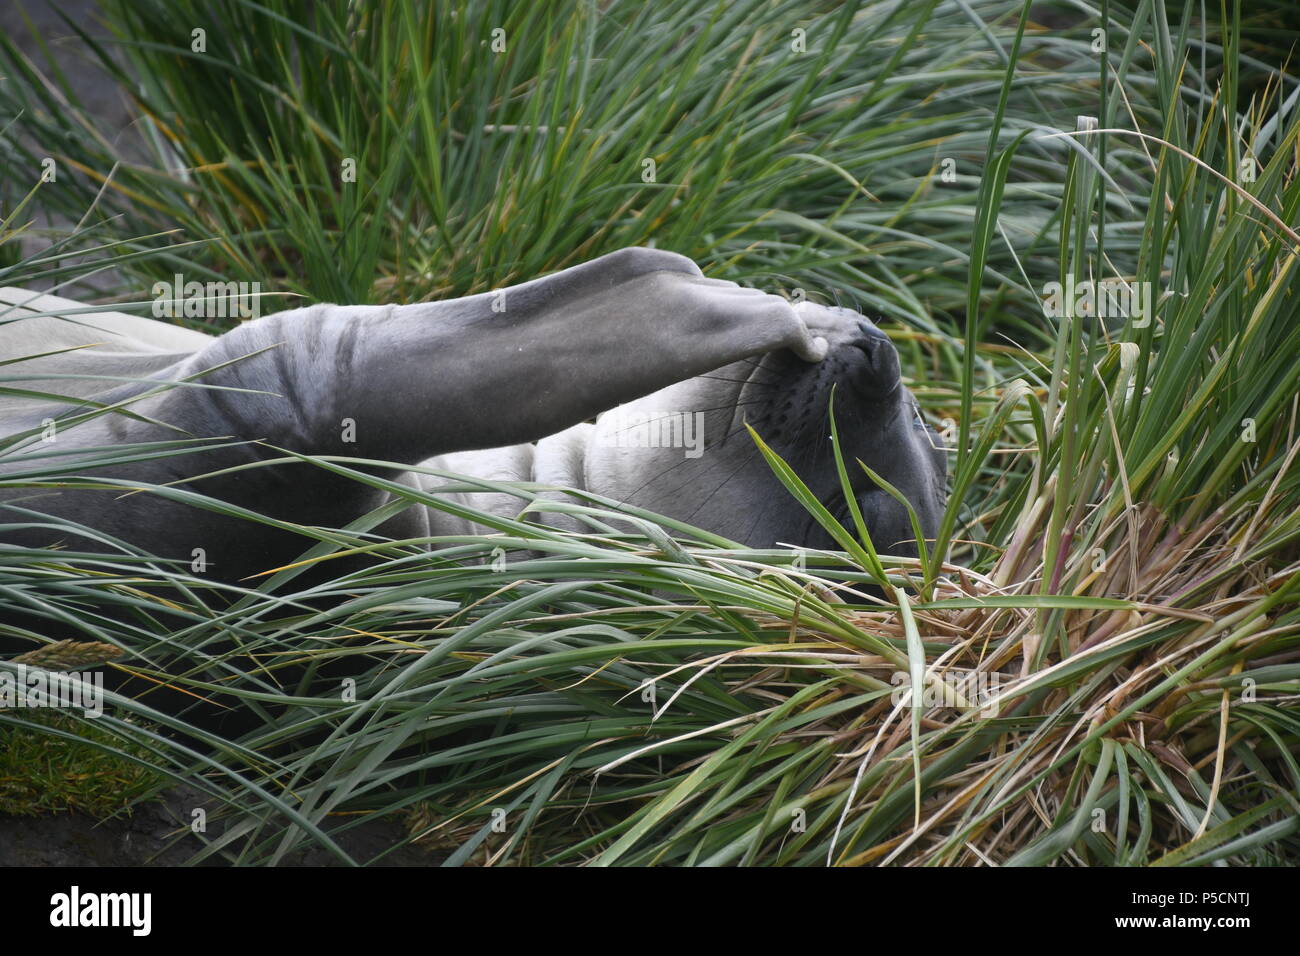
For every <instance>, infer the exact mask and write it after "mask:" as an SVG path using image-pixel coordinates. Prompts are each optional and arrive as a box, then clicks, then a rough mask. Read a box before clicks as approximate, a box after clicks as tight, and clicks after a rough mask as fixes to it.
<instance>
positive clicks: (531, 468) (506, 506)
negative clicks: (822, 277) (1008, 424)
mask: <svg viewBox="0 0 1300 956" xmlns="http://www.w3.org/2000/svg"><path fill="white" fill-rule="evenodd" d="M0 298H2V299H3V301H0V362H5V363H9V364H6V365H5V366H3V368H4V369H5V373H0V374H2V375H3V377H5V378H8V379H10V380H11V381H10V382H8V383H7V384H8V385H9V386H10V387H11V389H13V391H11V392H10V393H9V394H6V395H4V396H3V397H2V398H0V436H6V435H7V436H15V435H21V436H24V437H23V438H22V439H21V440H19V441H18V442H16V443H15V442H12V441H11V443H10V444H9V446H8V448H7V449H6V450H5V451H3V452H2V453H0V506H3V507H0V516H3V517H0V541H4V542H9V543H15V544H21V545H24V546H29V547H30V546H37V547H43V546H48V545H53V544H57V543H62V544H65V545H67V546H69V547H73V548H74V549H78V550H97V549H103V548H108V547H111V544H110V543H106V542H111V539H117V540H120V541H124V542H127V543H129V544H131V545H134V546H137V547H140V548H143V549H145V550H146V551H149V552H151V553H153V554H155V555H158V556H160V557H164V558H178V559H183V560H185V561H186V562H188V561H189V560H190V558H191V555H193V554H195V553H196V549H201V551H202V553H203V554H204V555H205V558H206V561H207V563H208V564H209V565H210V568H211V570H210V572H209V573H211V574H214V575H216V576H217V577H219V578H221V579H224V580H229V581H235V580H238V579H241V578H243V577H245V576H247V575H252V574H256V573H258V572H262V571H265V570H268V569H270V568H273V567H278V566H281V565H284V564H287V563H289V562H291V561H292V560H294V559H295V558H296V557H297V556H299V555H300V554H301V553H302V552H303V551H305V550H306V549H307V548H308V547H309V546H310V545H311V544H312V543H313V542H312V541H311V540H307V539H304V538H303V537H301V536H300V535H297V534H295V533H293V532H291V531H286V530H285V529H284V528H282V527H280V526H279V525H278V524H277V523H278V522H294V523H298V524H306V525H315V526H323V527H327V528H338V527H342V526H344V525H346V524H347V523H348V522H349V521H351V520H353V519H355V518H357V517H359V516H361V515H364V514H366V513H368V512H370V511H372V510H373V509H376V508H378V507H380V506H381V505H382V504H383V503H384V502H385V500H386V499H387V492H386V491H384V490H382V489H378V488H373V487H370V486H367V485H365V484H363V483H360V482H357V481H355V480H353V479H350V478H348V477H345V476H340V475H338V474H335V473H333V472H331V471H329V470H327V469H324V468H321V467H319V466H318V465H314V464H310V463H300V462H292V461H290V462H279V463H277V464H274V465H273V466H270V467H257V466H258V465H259V464H260V463H265V462H267V461H270V460H273V459H282V458H284V457H285V450H288V451H289V452H303V453H311V454H317V455H341V456H350V457H355V458H364V459H378V460H382V461H385V462H392V463H395V467H392V468H388V469H375V472H376V473H377V474H380V475H383V476H385V477H389V478H397V479H398V480H400V481H402V482H403V483H406V484H412V483H415V484H418V485H420V486H422V487H425V488H430V489H434V490H436V489H438V488H440V487H443V486H445V485H446V481H445V479H440V478H437V477H434V476H430V475H427V474H423V473H412V472H405V473H403V471H402V469H401V468H400V467H396V466H408V467H409V466H422V467H426V468H431V469H446V470H451V471H456V472H461V473H464V474H468V475H473V476H478V477H482V478H490V479H522V480H530V481H541V482H545V483H550V484H556V485H567V486H573V487H577V488H580V489H586V490H588V491H591V492H594V493H596V494H599V495H603V496H606V497H608V498H613V499H616V500H618V501H622V502H626V503H627V504H629V505H635V506H637V507H641V508H645V509H649V510H652V511H655V512H659V513H662V514H665V515H667V516H669V517H672V518H677V519H680V520H683V521H687V522H690V523H693V524H697V525H699V526H700V527H702V528H705V529H707V530H710V531H713V532H715V533H717V534H720V535H723V536H725V537H727V538H729V539H733V540H736V541H739V542H742V543H745V544H749V545H754V546H772V545H775V544H778V543H784V544H791V545H806V546H822V545H828V544H829V539H828V538H827V537H826V536H825V534H824V532H822V530H821V529H820V528H819V527H818V526H817V525H816V524H815V522H814V521H813V519H812V518H811V517H810V516H809V515H808V513H807V512H806V511H805V510H804V509H803V508H802V507H801V506H800V505H799V504H798V502H797V501H795V500H794V499H793V498H792V497H790V496H789V495H788V494H787V493H786V492H785V491H784V490H783V489H782V488H781V487H780V486H779V484H778V483H777V482H776V480H775V478H774V477H773V475H772V474H771V470H770V468H769V467H768V465H767V464H766V463H765V462H764V461H763V459H762V457H761V456H760V455H759V453H758V450H757V448H756V447H755V445H754V442H753V441H752V439H751V438H750V436H749V434H748V433H747V432H746V430H745V429H744V427H743V424H744V423H745V422H748V423H749V424H750V425H752V426H753V427H754V428H755V429H756V430H757V432H758V433H759V434H760V435H761V436H762V437H763V438H764V440H765V441H767V442H768V443H769V444H770V445H771V447H772V448H773V449H774V450H775V451H777V452H778V453H779V454H781V455H782V456H783V457H785V458H786V460H787V461H788V462H789V463H790V464H791V466H792V467H793V468H794V469H795V471H796V472H798V473H799V474H800V475H801V477H803V479H804V480H805V481H806V482H807V483H808V484H809V486H810V487H811V488H812V490H813V491H814V492H815V493H816V495H817V496H818V498H819V499H820V500H821V501H822V502H823V503H824V504H826V505H827V507H829V508H830V509H831V510H832V512H834V513H836V514H837V515H839V516H840V517H846V516H847V509H846V506H845V504H844V502H843V495H842V492H841V489H840V484H839V479H838V477H837V475H836V471H835V467H834V461H833V457H832V452H831V446H830V443H829V438H828V432H829V421H828V418H827V409H828V402H829V399H830V395H831V389H832V386H836V385H837V386H838V388H837V389H836V392H835V412H836V416H837V424H838V429H839V434H840V436H841V440H842V442H843V446H844V453H845V459H846V461H847V462H848V464H849V466H850V472H851V474H852V475H853V482H854V491H855V494H856V495H857V496H858V498H859V501H860V503H861V505H862V509H863V513H864V516H865V518H866V521H867V525H868V528H869V530H870V531H871V533H872V535H873V538H874V540H875V542H876V544H877V547H878V548H879V550H881V551H882V552H886V553H895V554H905V553H909V552H911V551H913V550H914V547H915V545H914V542H912V537H913V532H912V528H911V525H910V523H909V521H908V518H907V515H906V512H905V510H904V509H903V508H902V507H901V506H900V505H899V504H898V503H897V502H896V501H894V500H893V499H892V498H890V497H889V496H888V495H886V494H885V493H884V492H882V491H880V490H879V489H877V488H876V487H875V486H874V485H873V484H872V483H871V482H870V481H869V480H868V479H867V477H866V475H865V474H863V473H862V472H861V469H858V468H857V467H856V466H855V465H854V464H853V459H854V458H861V459H862V460H863V461H864V462H865V463H866V464H868V465H869V466H871V467H872V468H873V469H875V470H876V471H878V472H879V473H881V474H882V475H883V477H885V478H886V479H887V480H888V481H890V482H891V483H892V484H894V485H895V486H896V487H897V488H899V489H900V490H901V491H902V492H903V494H904V495H905V496H906V497H907V499H908V500H909V501H910V502H911V504H912V505H913V506H914V508H915V509H916V511H917V513H918V515H919V517H920V520H921V526H922V528H923V529H924V531H925V533H926V534H927V535H931V534H933V533H934V531H935V529H936V526H937V523H938V518H939V514H940V512H941V510H942V507H943V501H944V479H945V473H946V465H945V456H944V453H943V452H942V451H941V450H940V449H939V443H938V441H937V437H936V436H935V435H934V434H933V432H932V431H931V430H929V429H928V428H927V427H926V426H925V425H924V423H923V422H922V421H921V419H920V417H919V415H918V413H917V410H916V405H915V401H914V399H913V398H912V396H911V393H910V392H909V391H908V390H907V389H906V388H905V387H904V386H903V383H902V380H901V377H900V370H899V364H898V357H897V354H896V352H895V350H894V348H893V346H892V345H891V344H890V342H889V340H888V339H887V338H886V337H885V336H884V334H883V333H881V332H880V331H879V330H878V329H877V328H876V327H875V326H874V325H873V324H872V323H870V322H869V321H868V320H867V319H865V318H864V317H862V316H861V315H858V314H857V313H855V312H851V311H849V310H847V309H833V308H828V307H823V306H817V305H812V304H810V303H800V304H799V305H797V306H794V305H791V304H790V303H789V302H787V301H786V300H785V299H783V298H781V297H779V296H775V295H769V294H765V293H763V292H760V291H756V290H753V289H747V288H742V287H740V286H738V285H736V284H734V283H731V282H726V281H722V280H716V279H709V278H706V277H704V275H703V274H702V273H701V271H700V270H699V268H698V267H697V266H696V265H695V263H694V262H692V261H691V260H690V259H688V258H686V257H684V256H680V255H676V254H674V253H670V252H664V251H660V250H654V249H643V248H629V249H624V250H621V251H619V252H614V253H611V254H609V255H605V256H602V257H600V258H598V259H594V260H591V261H589V262H586V263H583V264H581V265H577V266H574V267H572V268H568V269H565V270H563V271H561V272H558V273H555V274H552V275H549V276H546V277H543V278H540V279H535V280H532V281H529V282H524V283H522V284H519V285H515V286H510V287H508V288H505V289H502V290H498V291H495V292H489V293H483V294H480V295H474V296H468V297H465V298H461V299H454V300H449V301H441V302H432V303H422V304H412V305H390V306H337V305H314V306H310V307H306V308H299V309H293V310H290V311H285V312H280V313H276V314H274V315H270V316H267V317H265V318H259V319H254V320H251V321H247V322H244V323H243V324H241V325H240V326H238V327H237V328H235V329H234V330H232V331H230V332H228V333H226V334H224V335H221V336H219V337H210V336H206V335H203V334H201V333H198V332H193V331H189V330H186V329H182V328H179V327H177V326H175V325H171V324H168V323H165V322H160V321H155V320H149V319H141V318H135V317H132V316H126V315H122V314H120V313H102V312H96V311H94V310H90V309H87V308H84V307H83V308H82V309H77V308H76V307H75V304H71V303H68V302H67V301H66V300H58V299H53V298H52V297H43V298H40V299H35V298H34V296H33V294H31V293H24V292H21V290H12V289H10V290H4V291H3V293H2V294H0ZM33 301H34V302H35V303H36V304H35V305H33ZM5 302H8V303H9V305H6V304H5ZM24 303H26V304H24ZM18 359H23V361H15V360H18ZM14 378H21V379H23V380H22V381H12V379H14ZM52 395H53V396H65V397H66V398H64V399H62V400H57V399H54V398H52V397H51V396H52ZM103 406H109V407H111V408H112V409H113V411H112V412H110V413H107V414H97V415H93V416H88V415H87V411H88V410H89V409H92V408H96V407H103ZM593 418H594V419H595V422H594V424H591V423H590V422H589V420H590V419H593ZM665 422H667V424H668V427H669V428H670V434H673V435H677V436H678V437H679V438H680V441H677V442H672V441H670V442H668V443H666V444H665V442H663V441H648V440H643V439H644V438H645V436H646V435H647V434H648V433H649V431H650V430H652V429H656V430H657V432H656V433H657V434H658V435H659V437H662V434H663V428H664V426H665ZM49 432H52V433H53V438H52V440H50V437H51V436H50V435H49V434H47V433H49ZM630 435H632V436H635V437H634V438H631V439H630V438H629V436H630ZM193 438H198V439H203V440H204V441H202V442H201V443H199V444H197V445H196V446H195V447H193V448H192V449H190V450H188V451H186V452H185V453H184V454H181V455H161V454H153V453H151V452H150V450H149V448H148V447H146V448H144V449H142V450H141V451H140V452H139V454H137V455H136V456H135V458H136V460H134V461H132V462H130V463H125V464H122V463H119V464H117V465H114V466H112V467H103V466H97V465H96V458H97V457H98V456H100V455H101V454H103V453H104V451H105V450H106V449H108V450H111V449H112V448H113V447H114V446H121V445H124V444H128V443H130V444H140V443H172V442H176V441H177V440H180V439H189V440H191V441H192V439H193ZM159 447H160V448H161V447H162V445H159ZM52 471H57V472H59V473H61V474H64V475H69V476H83V477H84V478H90V479H93V480H94V481H84V480H83V481H81V484H93V483H94V482H99V487H76V488H69V487H62V488H37V487H32V486H30V485H24V484H23V482H24V479H25V478H28V477H30V476H35V475H48V474H50V473H51V472H52ZM136 482H149V483H152V484H157V485H163V484H168V483H174V485H175V487H176V488H178V489H181V490H182V491H183V492H184V494H180V493H179V492H178V493H177V494H175V495H164V494H162V493H159V492H156V491H150V492H147V493H135V494H126V492H127V491H129V490H130V489H131V488H132V486H133V484H134V483H136ZM196 494H197V495H200V496H204V497H203V499H202V500H201V501H199V503H198V504H197V505H196V504H195V501H196V499H195V498H194V497H193V496H194V495H196ZM447 495H448V497H450V498H455V497H457V496H459V497H460V498H461V500H463V501H465V502H468V503H471V504H474V505H475V506H477V507H480V508H483V509H484V510H487V511H492V512H494V513H499V514H509V515H511V516H514V515H516V514H518V512H519V511H520V509H521V502H520V501H519V499H517V498H513V497H512V496H509V495H503V494H492V493H464V492H451V491H449V492H447ZM204 502H210V504H207V505H205V504H204ZM214 502H225V503H228V505H233V506H234V507H235V509H247V510H248V511H249V512H255V513H257V514H259V515H261V516H264V517H262V518H257V519H254V520H246V519H244V518H241V517H239V516H238V515H232V514H230V513H229V512H230V508H229V507H226V506H216V505H215V504H212V503H214ZM42 516H52V517H54V518H57V519H62V520H61V521H60V522H57V523H53V522H49V521H48V518H43V517H42ZM545 520H547V521H550V522H552V523H555V524H557V525H558V526H561V527H572V528H578V527H581V525H580V524H579V523H578V522H577V521H576V519H573V518H571V517H568V516H565V515H555V514H551V515H547V516H546V518H545ZM68 521H71V522H75V523H77V524H79V525H81V526H84V528H85V529H86V530H85V532H84V533H82V537H81V540H77V541H75V542H72V541H69V536H70V534H74V533H76V532H75V531H74V530H71V529H70V528H69V526H68V524H67V523H66V522H68ZM376 530H377V531H378V532H380V533H383V534H387V535H391V536H393V537H403V538H405V537H419V536H426V535H430V534H435V535H436V534H454V533H461V532H468V531H472V530H474V529H473V528H472V527H471V526H469V524H468V522H467V521H466V520H465V519H461V518H458V517H456V516H454V515H451V514H449V513H447V512H444V511H441V510H438V509H434V508H429V509H425V508H408V509H406V510H405V511H403V512H402V513H400V514H397V515H396V516H394V517H391V518H389V519H388V520H387V521H386V522H385V523H384V524H382V525H380V526H379V527H378V528H377V529H376Z"/></svg>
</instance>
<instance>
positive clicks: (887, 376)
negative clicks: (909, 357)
mask: <svg viewBox="0 0 1300 956" xmlns="http://www.w3.org/2000/svg"><path fill="white" fill-rule="evenodd" d="M847 346H848V348H849V349H850V350H851V352H850V355H849V357H848V362H849V365H850V368H851V371H852V373H853V374H852V376H851V379H850V382H851V384H852V386H853V388H854V390H855V391H857V392H858V393H859V394H860V395H862V396H863V397H864V398H871V399H878V398H883V397H885V396H887V395H890V394H892V393H893V392H894V391H895V390H897V388H898V384H899V381H900V376H901V371H900V369H899V366H898V352H897V351H896V350H895V349H894V343H892V342H890V341H889V336H887V335H885V333H884V332H881V331H880V329H878V328H876V326H875V325H874V324H872V323H871V322H870V321H868V320H866V319H862V320H860V321H859V322H858V324H857V329H856V334H855V335H854V336H853V338H852V339H850V341H849V342H848V343H847Z"/></svg>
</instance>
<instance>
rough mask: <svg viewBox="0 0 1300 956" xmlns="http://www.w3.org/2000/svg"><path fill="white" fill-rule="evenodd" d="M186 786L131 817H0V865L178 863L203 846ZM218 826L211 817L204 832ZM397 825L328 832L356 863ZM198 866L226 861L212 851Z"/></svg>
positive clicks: (420, 853) (404, 854) (317, 854)
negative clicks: (195, 831)
mask: <svg viewBox="0 0 1300 956" xmlns="http://www.w3.org/2000/svg"><path fill="white" fill-rule="evenodd" d="M195 796H196V795H195V794H193V792H192V791H187V790H184V789H182V788H176V789H173V790H169V791H167V792H166V793H165V794H164V796H163V799H162V800H160V801H156V802H151V803H142V804H140V805H138V806H137V807H136V808H135V811H134V813H133V814H132V815H131V816H121V817H116V818H114V819H111V820H107V821H104V822H102V823H96V822H95V821H94V820H93V819H91V818H90V817H88V816H86V815H84V814H81V813H55V814H44V815H41V816H22V817H15V816H0V866H6V867H9V866H180V865H183V864H185V863H187V862H188V861H189V860H190V858H191V857H193V856H194V855H195V854H196V853H198V852H199V851H200V850H201V849H202V848H203V843H202V842H201V841H200V840H199V839H198V838H197V837H195V836H193V835H192V834H190V833H189V832H188V828H189V824H190V808H191V807H193V806H194V805H195V804H196V803H199V802H202V801H201V799H200V800H196V799H195V798H194V797H195ZM219 829H220V827H219V825H217V824H213V826H212V827H211V831H212V832H210V834H209V835H210V836H215V835H216V832H217V831H219ZM404 835H405V834H404V832H403V828H402V826H401V824H399V823H397V822H395V821H391V820H375V821H373V822H370V823H364V824H361V825H359V826H356V827H353V828H352V829H350V830H348V831H347V832H345V833H342V834H339V835H336V836H335V840H336V842H337V843H338V844H339V845H340V846H341V847H343V849H344V850H346V851H347V852H348V854H349V855H351V856H352V858H353V859H354V860H356V861H357V862H366V861H368V860H371V859H373V858H374V857H376V856H378V855H379V854H380V853H382V852H383V851H384V850H386V849H387V848H388V847H390V846H393V845H394V844H396V843H399V842H401V840H402V838H403V837H404ZM443 855H444V854H441V853H436V852H430V851H426V850H423V849H421V848H418V847H403V848H402V849H400V850H397V851H394V852H393V853H390V854H388V855H387V856H385V857H384V858H383V860H382V861H381V863H380V865H384V866H436V865H438V863H439V862H440V861H441V859H442V856H443ZM202 865H204V866H222V865H225V864H224V861H222V860H221V859H220V858H219V857H212V858H210V859H208V860H205V861H204V862H203V864H202ZM284 865H287V866H337V865H339V862H338V860H337V859H335V858H334V857H333V856H331V855H330V854H329V853H327V852H326V851H324V850H319V849H313V850H310V851H307V852H306V853H298V854H294V855H293V856H291V857H290V858H289V859H287V860H286V861H285V864H284Z"/></svg>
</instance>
